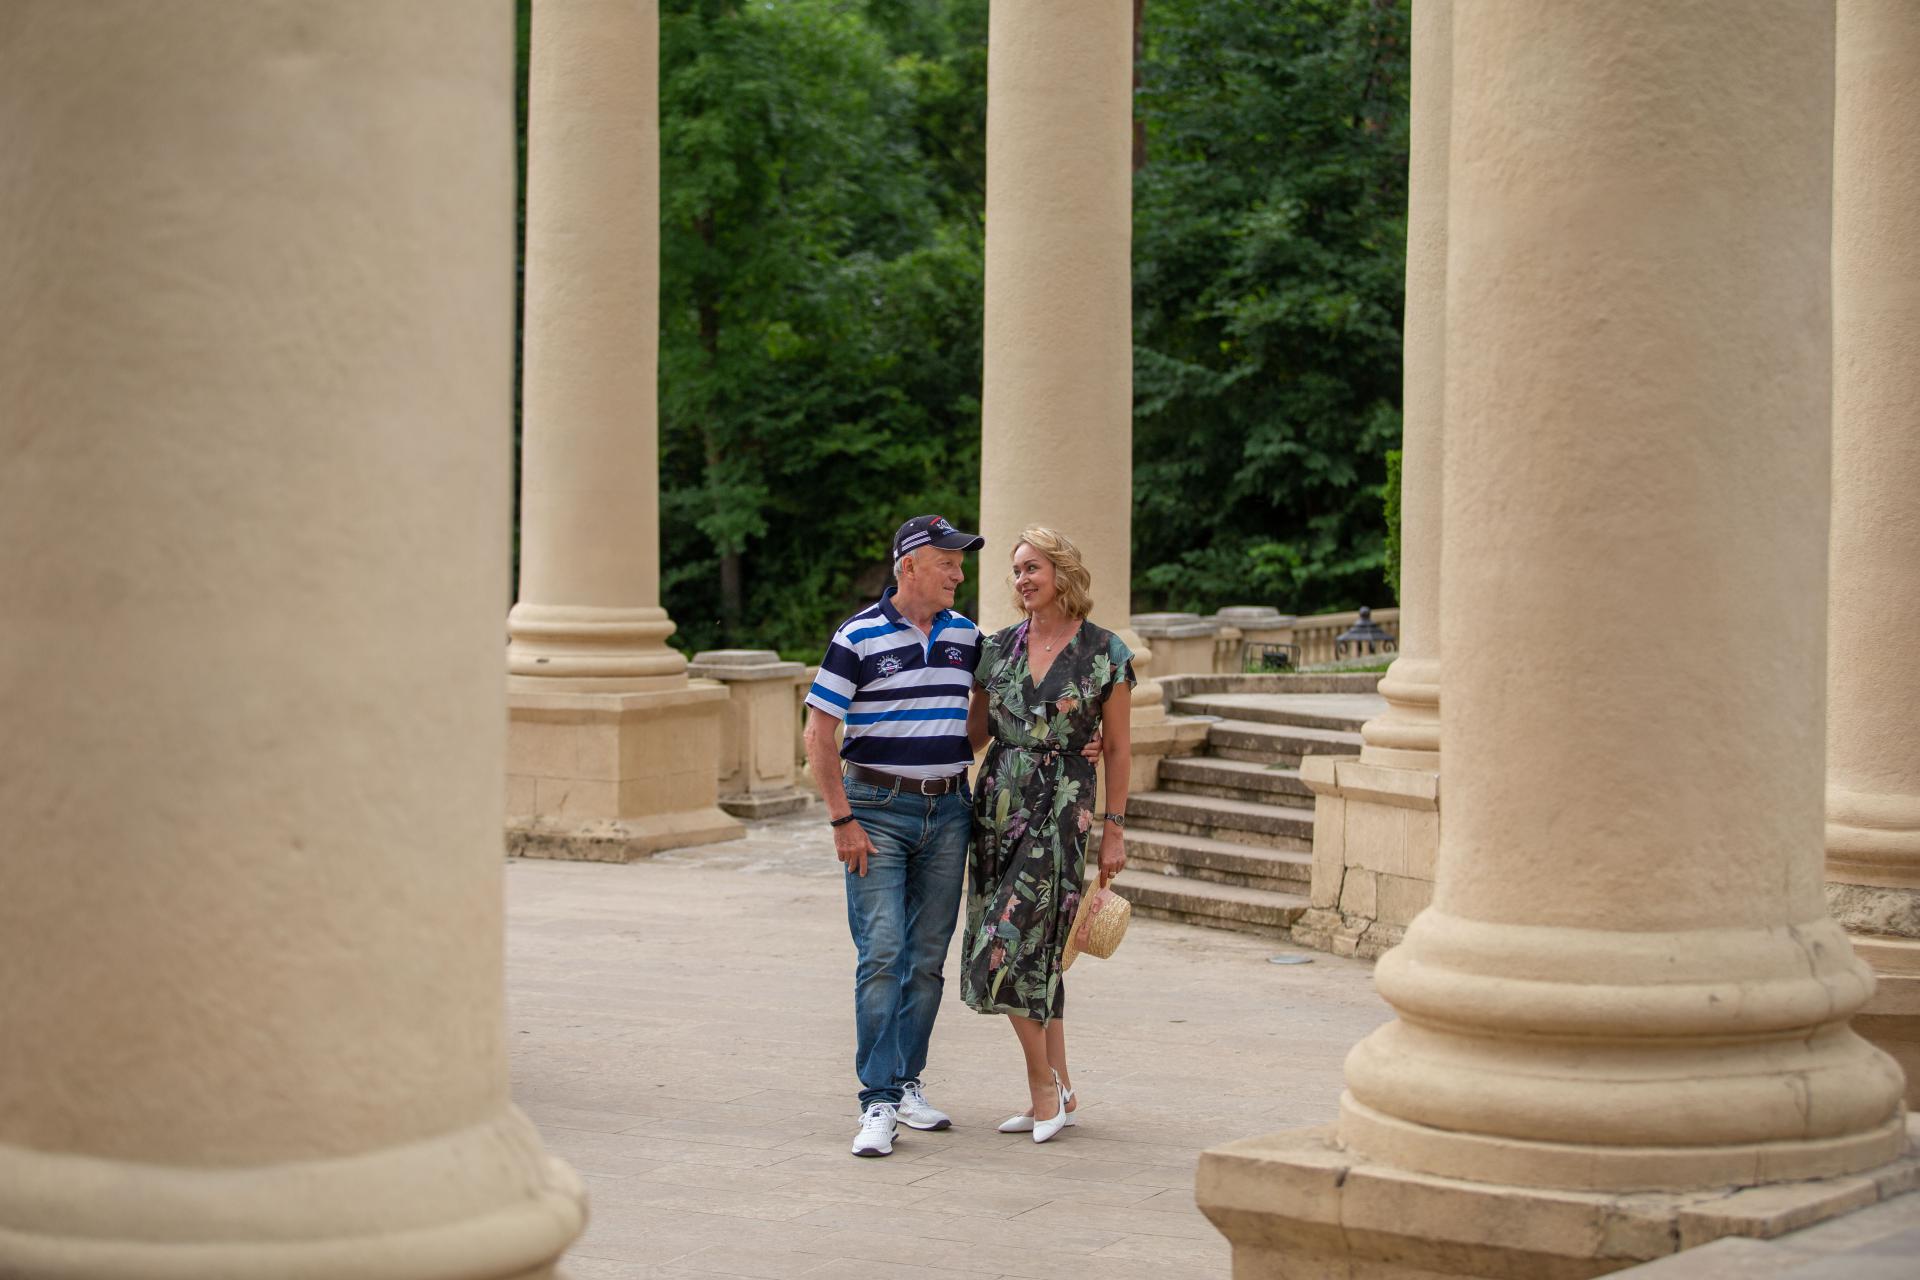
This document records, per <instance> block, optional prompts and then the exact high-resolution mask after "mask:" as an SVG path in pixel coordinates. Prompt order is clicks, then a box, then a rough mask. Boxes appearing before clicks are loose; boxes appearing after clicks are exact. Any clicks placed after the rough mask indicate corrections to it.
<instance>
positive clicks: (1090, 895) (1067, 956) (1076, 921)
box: [1060, 876, 1100, 972]
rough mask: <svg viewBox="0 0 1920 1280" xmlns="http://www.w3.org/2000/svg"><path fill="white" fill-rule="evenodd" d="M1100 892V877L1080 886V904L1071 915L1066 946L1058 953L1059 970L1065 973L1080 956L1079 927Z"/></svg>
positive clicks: (1085, 919) (1083, 922)
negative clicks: (1071, 919)
mask: <svg viewBox="0 0 1920 1280" xmlns="http://www.w3.org/2000/svg"><path fill="white" fill-rule="evenodd" d="M1099 892H1100V877H1099V876H1095V877H1094V878H1093V879H1091V880H1089V881H1087V882H1086V883H1085V884H1083V885H1081V886H1080V904H1079V906H1078V907H1077V908H1076V909H1075V911H1074V913H1073V924H1072V925H1070V926H1069V927H1068V928H1067V945H1066V946H1065V947H1064V948H1062V949H1061V952H1060V969H1061V971H1062V972H1065V971H1066V970H1068V969H1071V968H1072V967H1073V962H1074V961H1075V960H1076V959H1078V958H1079V956H1080V926H1081V925H1083V924H1085V923H1086V921H1087V915H1088V912H1089V909H1090V908H1091V907H1092V906H1093V899H1094V896H1095V895H1096V894H1098V893H1099Z"/></svg>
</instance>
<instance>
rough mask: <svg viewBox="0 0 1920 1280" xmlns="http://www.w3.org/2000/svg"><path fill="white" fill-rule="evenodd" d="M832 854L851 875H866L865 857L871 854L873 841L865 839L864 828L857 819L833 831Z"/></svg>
mask: <svg viewBox="0 0 1920 1280" xmlns="http://www.w3.org/2000/svg"><path fill="white" fill-rule="evenodd" d="M833 852H834V855H835V856H836V857H838V858H839V859H840V861H842V862H844V863H846V864H847V870H849V871H851V872H853V874H855V875H857V876H864V875H866V874H867V855H868V854H870V853H872V852H873V841H871V840H869V839H868V838H867V832H866V828H864V827H862V826H861V825H860V820H859V819H858V818H855V819H854V820H853V821H852V822H849V823H847V824H846V825H845V826H843V827H835V828H834V829H833Z"/></svg>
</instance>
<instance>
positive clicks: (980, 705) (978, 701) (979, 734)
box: [967, 685, 987, 755]
mask: <svg viewBox="0 0 1920 1280" xmlns="http://www.w3.org/2000/svg"><path fill="white" fill-rule="evenodd" d="M986 745H987V691H986V690H985V689H983V688H981V687H980V686H979V685H975V686H973V700H972V701H971V702H969V703H967V746H968V748H970V749H971V750H972V752H973V754H975V755H979V754H980V748H982V747H984V746H986Z"/></svg>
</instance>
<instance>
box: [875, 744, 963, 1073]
mask: <svg viewBox="0 0 1920 1280" xmlns="http://www.w3.org/2000/svg"><path fill="white" fill-rule="evenodd" d="M847 803H848V804H849V805H851V806H852V807H853V814H854V818H855V820H856V821H858V822H859V824H860V826H861V828H862V829H864V830H865V831H866V833H867V838H868V839H869V840H871V841H872V842H873V853H872V854H870V855H869V856H868V858H867V874H866V875H864V876H857V875H854V874H853V873H852V872H851V871H849V872H847V873H846V880H847V927H848V928H849V929H850V930H851V931H852V933H853V945H854V948H855V949H856V950H857V951H858V952H859V965H858V967H857V969H856V970H855V978H854V987H853V1017H854V1025H855V1034H856V1038H857V1044H856V1047H855V1049H854V1056H853V1066H854V1072H855V1074H857V1075H858V1076H859V1077H860V1106H861V1108H862V1109H863V1110H864V1109H865V1108H866V1107H867V1106H868V1105H869V1104H871V1103H875V1102H895V1103H897V1102H899V1101H900V1090H901V1087H902V1086H903V1085H906V1084H909V1083H911V1082H913V1081H916V1080H918V1079H919V1078H920V1073H921V1072H922V1071H924V1070H926V1066H927V1041H928V1040H929V1039H931V1038H932V1036H933V1020H934V1018H935V1017H936V1016H937V1015H938V1014H939V1012H940V994H941V990H942V988H943V986H944V981H945V974H944V973H943V966H944V964H945V963H946V958H947V943H948V942H949V941H950V940H951V939H952V938H953V926H954V923H955V921H956V920H957V919H958V917H959V914H960V883H961V880H962V879H963V878H964V876H965V874H966V867H967V840H968V837H969V835H970V834H971V832H972V814H971V809H972V804H971V801H970V800H969V798H968V796H967V792H966V787H965V786H964V785H962V786H961V787H959V788H957V789H956V790H953V791H949V792H948V793H947V794H946V795H943V796H923V795H918V794H916V793H914V792H913V791H911V790H904V791H895V790H893V789H891V788H888V787H876V786H874V785H872V784H871V783H866V782H855V781H852V780H849V781H848V782H847Z"/></svg>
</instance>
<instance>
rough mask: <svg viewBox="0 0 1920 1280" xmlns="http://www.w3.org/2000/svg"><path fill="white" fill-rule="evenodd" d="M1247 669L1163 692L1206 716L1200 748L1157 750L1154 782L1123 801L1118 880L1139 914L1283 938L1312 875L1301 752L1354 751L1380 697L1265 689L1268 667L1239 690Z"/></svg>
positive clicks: (1186, 712) (1187, 711)
mask: <svg viewBox="0 0 1920 1280" xmlns="http://www.w3.org/2000/svg"><path fill="white" fill-rule="evenodd" d="M1252 679H1253V678H1247V680H1243V681H1240V682H1238V685H1239V686H1240V687H1239V688H1236V684H1235V682H1233V678H1231V677H1227V678H1213V679H1203V680H1196V681H1195V682H1194V683H1198V684H1200V685H1201V686H1202V688H1201V689H1200V690H1199V691H1194V692H1181V691H1179V690H1178V689H1177V688H1176V689H1175V690H1170V691H1169V693H1170V695H1171V696H1170V697H1169V702H1168V711H1169V712H1170V713H1172V714H1174V715H1181V716H1199V717H1205V718H1206V719H1207V720H1208V721H1210V723H1209V724H1208V725H1207V733H1206V738H1205V740H1204V742H1203V744H1202V746H1201V748H1200V752H1199V754H1195V755H1188V756H1173V757H1168V758H1167V759H1164V760H1162V761H1161V762H1160V776H1159V786H1158V788H1157V789H1155V790H1153V791H1146V792H1142V793H1139V794H1137V795H1134V796H1133V797H1131V798H1130V799H1129V801H1128V802H1127V812H1128V822H1127V869H1126V871H1125V872H1123V873H1122V874H1121V876H1120V879H1119V881H1118V887H1119V889H1120V891H1121V892H1122V893H1124V894H1125V895H1126V896H1127V898H1128V900H1129V901H1131V902H1132V903H1133V909H1134V910H1135V911H1137V912H1139V913H1140V914H1141V915H1143V916H1152V917H1157V918H1160V919H1168V920H1181V921H1185V922H1187V923H1189V924H1198V925H1205V926H1207V927H1210V928H1215V929H1235V930H1239V931H1242V932H1246V933H1257V934H1264V935H1266V936H1269V937H1275V938H1285V937H1287V936H1288V928H1289V927H1290V926H1291V925H1292V924H1293V922H1294V920H1296V919H1297V918H1298V917H1299V916H1300V914H1301V913H1302V912H1304V911H1306V909H1307V907H1308V900H1307V893H1308V884H1309V882H1310V881H1311V879H1312V876H1313V793H1312V792H1310V791H1308V790H1307V787H1306V784H1305V783H1303V782H1301V780H1300V759H1301V757H1302V756H1309V755H1323V754H1337V755H1354V754H1357V753H1358V752H1359V750H1360V733H1359V729H1360V725H1361V723H1362V722H1363V721H1365V720H1366V719H1367V718H1368V717H1369V716H1371V715H1374V714H1375V713H1376V712H1377V711H1378V710H1379V708H1380V706H1381V703H1380V700H1379V698H1378V697H1377V696H1375V695H1374V694H1372V693H1365V692H1345V691H1342V692H1326V693H1276V692H1266V691H1265V689H1266V688H1269V687H1272V686H1273V685H1274V683H1275V681H1274V679H1273V678H1271V677H1269V678H1266V679H1262V680H1260V681H1259V682H1258V685H1256V686H1254V687H1253V688H1252V689H1251V690H1249V691H1241V689H1243V688H1245V687H1246V686H1247V684H1248V683H1249V682H1250V681H1251V680H1252ZM1169 683H1172V681H1169ZM1222 683H1225V684H1226V689H1225V690H1224V691H1223V690H1217V689H1216V690H1208V689H1206V686H1209V685H1213V686H1218V685H1221V684H1222ZM1281 687H1284V686H1281ZM1347 687H1349V688H1351V687H1353V686H1351V685H1350V686H1347ZM1361 687H1366V686H1361Z"/></svg>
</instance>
